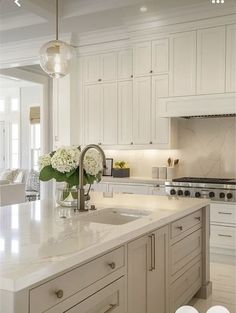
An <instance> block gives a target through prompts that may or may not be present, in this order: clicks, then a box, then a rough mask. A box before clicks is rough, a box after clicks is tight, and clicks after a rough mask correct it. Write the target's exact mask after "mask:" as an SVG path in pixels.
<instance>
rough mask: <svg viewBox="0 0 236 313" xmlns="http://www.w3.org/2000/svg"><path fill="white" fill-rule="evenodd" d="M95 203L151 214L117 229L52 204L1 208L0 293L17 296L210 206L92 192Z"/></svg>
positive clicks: (194, 201) (193, 201)
mask: <svg viewBox="0 0 236 313" xmlns="http://www.w3.org/2000/svg"><path fill="white" fill-rule="evenodd" d="M91 203H94V204H96V207H97V208H98V210H99V209H103V208H109V207H110V208H111V207H112V208H130V209H136V210H137V209H141V210H149V211H151V214H150V215H148V216H145V217H142V218H140V219H137V220H135V221H133V222H130V223H127V224H123V225H115V226H114V225H107V224H98V223H92V222H86V221H82V220H80V217H81V213H74V211H73V210H72V209H68V208H62V207H56V206H55V204H54V203H53V201H47V200H41V201H35V202H28V203H23V204H18V205H11V206H5V207H0V289H2V290H8V291H14V292H15V291H19V290H21V289H23V288H26V287H29V286H31V285H33V284H35V283H38V282H40V281H41V280H44V279H46V278H48V277H50V276H52V275H55V274H58V273H60V272H62V271H64V270H67V269H69V268H71V267H73V266H76V265H79V264H81V263H82V262H85V261H87V260H89V259H91V258H93V257H95V256H97V255H99V254H101V253H104V252H106V251H108V250H109V249H112V248H115V247H117V246H119V245H121V244H123V243H126V242H128V241H130V240H132V239H134V238H136V237H137V236H140V235H142V234H144V233H147V232H149V231H152V230H153V229H155V228H158V227H161V226H163V225H165V224H168V223H169V222H171V221H174V220H176V219H178V218H181V217H183V216H184V215H186V214H189V213H191V212H194V211H196V210H197V209H199V208H201V207H203V206H205V205H207V204H209V201H208V200H203V199H187V198H177V197H176V198H175V197H166V196H162V197H160V196H149V195H125V194H114V195H113V197H110V194H109V195H103V193H91ZM82 214H83V215H84V214H90V213H82ZM62 216H64V217H66V218H62Z"/></svg>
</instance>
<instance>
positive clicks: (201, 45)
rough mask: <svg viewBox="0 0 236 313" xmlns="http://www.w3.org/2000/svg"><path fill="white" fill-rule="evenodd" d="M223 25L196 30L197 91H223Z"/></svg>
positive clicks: (209, 92)
mask: <svg viewBox="0 0 236 313" xmlns="http://www.w3.org/2000/svg"><path fill="white" fill-rule="evenodd" d="M225 57H226V56H225V26H220V27H214V28H208V29H201V30H198V32H197V93H198V94H212V93H224V92H225Z"/></svg>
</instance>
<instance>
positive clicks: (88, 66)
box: [82, 52, 117, 83]
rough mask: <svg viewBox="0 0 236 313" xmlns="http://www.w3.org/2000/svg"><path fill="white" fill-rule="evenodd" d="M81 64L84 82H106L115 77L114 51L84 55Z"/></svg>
mask: <svg viewBox="0 0 236 313" xmlns="http://www.w3.org/2000/svg"><path fill="white" fill-rule="evenodd" d="M82 66H83V82H84V83H95V82H103V81H105V82H106V81H114V80H116V79H117V54H116V52H110V53H104V54H95V55H89V56H85V57H84V58H83V62H82Z"/></svg>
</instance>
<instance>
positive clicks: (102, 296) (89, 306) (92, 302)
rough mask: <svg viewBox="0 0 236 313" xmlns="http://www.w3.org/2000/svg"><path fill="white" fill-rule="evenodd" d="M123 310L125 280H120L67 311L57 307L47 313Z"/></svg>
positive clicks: (118, 311) (109, 312)
mask: <svg viewBox="0 0 236 313" xmlns="http://www.w3.org/2000/svg"><path fill="white" fill-rule="evenodd" d="M125 310H126V309H125V280H124V278H120V279H118V280H117V281H115V282H113V283H112V284H110V285H108V286H106V287H105V288H103V289H101V290H99V291H98V292H96V293H95V294H93V295H91V296H90V297H88V298H87V299H85V300H83V301H81V302H79V303H78V304H75V305H73V306H72V307H71V308H69V309H66V310H64V309H63V308H62V310H61V309H60V306H58V307H56V308H53V309H52V310H50V311H48V313H113V312H114V313H124V312H125Z"/></svg>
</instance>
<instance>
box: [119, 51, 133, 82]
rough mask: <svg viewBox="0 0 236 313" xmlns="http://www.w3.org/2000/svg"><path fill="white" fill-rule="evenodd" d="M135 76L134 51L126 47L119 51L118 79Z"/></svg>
mask: <svg viewBox="0 0 236 313" xmlns="http://www.w3.org/2000/svg"><path fill="white" fill-rule="evenodd" d="M132 77H133V51H132V49H125V50H121V51H119V52H118V80H123V79H130V78H132Z"/></svg>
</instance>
